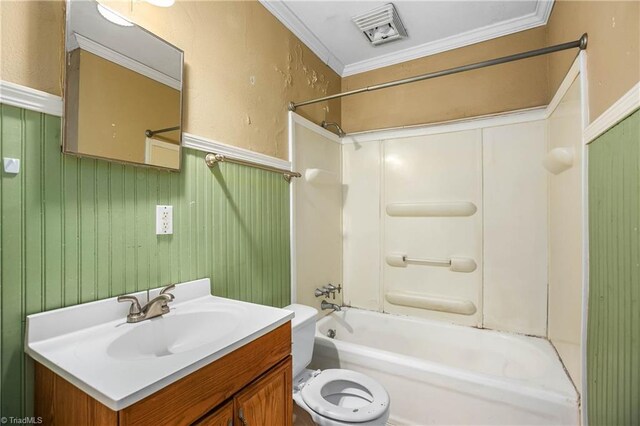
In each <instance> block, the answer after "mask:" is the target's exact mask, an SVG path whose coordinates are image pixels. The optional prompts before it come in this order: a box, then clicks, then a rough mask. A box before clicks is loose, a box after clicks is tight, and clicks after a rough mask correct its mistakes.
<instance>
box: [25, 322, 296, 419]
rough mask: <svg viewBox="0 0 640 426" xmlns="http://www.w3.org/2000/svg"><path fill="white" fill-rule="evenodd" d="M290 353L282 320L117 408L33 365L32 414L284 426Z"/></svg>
mask: <svg viewBox="0 0 640 426" xmlns="http://www.w3.org/2000/svg"><path fill="white" fill-rule="evenodd" d="M290 353H291V324H290V323H289V322H287V323H286V324H283V325H282V326H280V327H278V328H276V329H275V330H273V331H271V332H269V333H267V334H265V335H264V336H262V337H259V338H257V339H256V340H254V341H252V342H250V343H247V344H246V345H244V346H242V347H240V348H238V349H236V350H235V351H233V352H231V353H229V354H227V355H225V356H224V357H222V358H220V359H218V360H216V361H214V362H212V363H211V364H208V365H205V366H204V367H202V368H200V369H199V370H197V371H195V372H193V373H191V374H189V375H188V376H186V377H183V378H182V379H180V380H178V381H176V382H174V383H172V384H170V385H168V386H167V387H165V388H163V389H161V390H159V391H157V392H156V393H154V394H152V395H150V396H148V397H146V398H144V399H142V400H141V401H138V402H136V403H135V404H133V405H130V406H129V407H126V408H124V409H123V410H120V411H117V412H116V411H113V410H111V409H109V408H108V407H106V406H105V405H103V404H102V403H100V402H99V401H97V400H95V399H94V398H92V397H91V396H89V395H87V394H86V393H84V392H83V391H82V390H80V389H79V388H77V387H75V386H73V385H72V384H70V383H69V382H67V381H66V380H64V379H63V378H62V377H60V376H58V375H57V374H55V373H53V372H52V371H51V370H49V369H48V368H46V367H44V366H43V365H41V364H38V363H36V375H35V415H36V416H40V417H42V419H43V424H45V425H60V426H67V425H76V424H77V425H118V426H129V425H154V426H155V425H185V426H186V425H192V424H196V425H205V426H214V425H215V426H228V425H229V424H233V425H236V426H242V425H244V424H248V425H251V426H253V425H283V426H290V425H291V424H292V419H293V400H292V390H291V386H292V377H291V375H292V361H291V355H290ZM230 420H231V421H232V423H229V421H230ZM243 420H244V423H243Z"/></svg>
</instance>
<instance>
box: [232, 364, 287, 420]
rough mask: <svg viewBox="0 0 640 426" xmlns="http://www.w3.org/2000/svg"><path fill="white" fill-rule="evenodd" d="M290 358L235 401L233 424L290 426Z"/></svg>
mask: <svg viewBox="0 0 640 426" xmlns="http://www.w3.org/2000/svg"><path fill="white" fill-rule="evenodd" d="M291 374H292V372H291V357H290V356H289V357H288V358H287V359H286V360H284V361H283V362H281V363H280V364H278V365H277V366H276V367H274V368H272V369H271V370H269V372H267V373H266V374H265V375H264V376H262V377H261V378H259V379H258V380H256V381H255V382H253V383H252V384H250V385H249V386H248V387H246V388H245V389H244V390H243V391H241V392H240V393H238V394H237V395H236V397H235V398H234V409H235V416H236V424H237V425H242V426H266V425H282V426H291V425H292V423H293V396H292V393H291V386H292V380H293V379H292V377H291Z"/></svg>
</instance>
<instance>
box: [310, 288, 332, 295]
mask: <svg viewBox="0 0 640 426" xmlns="http://www.w3.org/2000/svg"><path fill="white" fill-rule="evenodd" d="M313 294H314V295H315V296H316V297H322V296H325V297H327V296H329V291H328V290H327V289H326V288H325V287H322V290H320V289H319V288H316V290H315V291H314V293H313Z"/></svg>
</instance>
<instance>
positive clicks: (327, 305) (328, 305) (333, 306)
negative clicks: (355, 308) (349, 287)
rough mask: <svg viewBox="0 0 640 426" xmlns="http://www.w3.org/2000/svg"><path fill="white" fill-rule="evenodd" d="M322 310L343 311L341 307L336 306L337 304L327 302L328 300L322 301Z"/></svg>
mask: <svg viewBox="0 0 640 426" xmlns="http://www.w3.org/2000/svg"><path fill="white" fill-rule="evenodd" d="M320 309H322V310H323V311H324V310H325V309H333V310H334V311H339V310H341V308H340V305H336V304H335V303H330V302H327V301H326V300H323V301H322V303H321V304H320Z"/></svg>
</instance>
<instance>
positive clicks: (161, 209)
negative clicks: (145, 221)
mask: <svg viewBox="0 0 640 426" xmlns="http://www.w3.org/2000/svg"><path fill="white" fill-rule="evenodd" d="M169 234H173V206H156V235H169Z"/></svg>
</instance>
